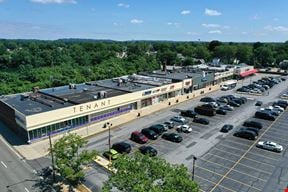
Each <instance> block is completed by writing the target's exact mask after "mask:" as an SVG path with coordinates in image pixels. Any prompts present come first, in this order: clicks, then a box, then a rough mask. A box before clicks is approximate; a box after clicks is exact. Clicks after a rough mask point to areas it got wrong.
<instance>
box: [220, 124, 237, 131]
mask: <svg viewBox="0 0 288 192" xmlns="http://www.w3.org/2000/svg"><path fill="white" fill-rule="evenodd" d="M233 127H234V126H233V125H230V124H225V125H223V127H222V128H221V129H220V132H222V133H228V132H229V131H230V130H232V129H233Z"/></svg>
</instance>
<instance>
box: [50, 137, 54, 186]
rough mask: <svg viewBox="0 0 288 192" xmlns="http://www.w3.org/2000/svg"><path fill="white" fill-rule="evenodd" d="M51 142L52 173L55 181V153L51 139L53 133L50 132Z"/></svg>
mask: <svg viewBox="0 0 288 192" xmlns="http://www.w3.org/2000/svg"><path fill="white" fill-rule="evenodd" d="M49 144H50V153H51V159H52V175H53V181H54V182H55V165H54V154H53V146H52V141H51V135H50V134H49Z"/></svg>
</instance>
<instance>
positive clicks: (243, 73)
mask: <svg viewBox="0 0 288 192" xmlns="http://www.w3.org/2000/svg"><path fill="white" fill-rule="evenodd" d="M257 72H258V70H257V69H251V70H249V71H245V72H242V73H240V76H241V77H247V76H249V75H252V74H254V73H257Z"/></svg>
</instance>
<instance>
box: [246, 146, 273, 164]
mask: <svg viewBox="0 0 288 192" xmlns="http://www.w3.org/2000/svg"><path fill="white" fill-rule="evenodd" d="M255 149H256V147H255ZM263 151H266V150H263V149H259V150H258V151H256V152H258V153H257V154H256V153H255V150H254V151H249V152H248V154H251V155H254V156H258V157H261V158H266V159H270V160H273V161H278V159H276V158H273V157H267V156H265V155H264V154H263V153H262V152H263ZM259 153H261V154H259Z"/></svg>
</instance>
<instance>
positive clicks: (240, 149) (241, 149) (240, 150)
mask: <svg viewBox="0 0 288 192" xmlns="http://www.w3.org/2000/svg"><path fill="white" fill-rule="evenodd" d="M218 145H222V146H224V147H227V148H231V149H235V150H238V151H241V152H245V151H246V150H242V149H238V148H236V147H232V146H227V145H223V144H221V143H220V144H218ZM216 147H217V146H216Z"/></svg>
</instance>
